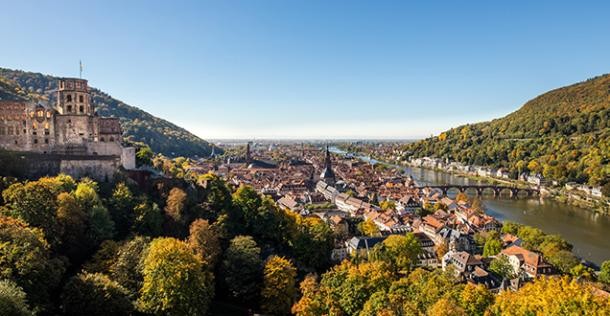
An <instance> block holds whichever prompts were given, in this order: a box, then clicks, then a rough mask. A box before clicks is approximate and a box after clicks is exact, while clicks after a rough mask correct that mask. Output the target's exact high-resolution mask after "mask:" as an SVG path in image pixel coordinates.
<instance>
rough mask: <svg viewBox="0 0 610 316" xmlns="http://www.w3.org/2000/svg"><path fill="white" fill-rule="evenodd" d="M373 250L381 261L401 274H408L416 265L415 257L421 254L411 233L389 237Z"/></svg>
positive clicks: (417, 242) (416, 240) (418, 245)
mask: <svg viewBox="0 0 610 316" xmlns="http://www.w3.org/2000/svg"><path fill="white" fill-rule="evenodd" d="M375 248H376V249H375V252H377V254H378V256H379V257H380V258H381V259H383V260H385V261H386V262H387V263H388V264H389V265H390V266H392V267H394V270H395V271H397V272H401V273H404V272H409V271H410V270H411V269H412V268H413V267H414V266H415V265H417V263H418V258H417V256H418V255H419V254H420V253H421V246H420V244H419V240H418V239H417V237H415V235H414V234H413V233H408V234H406V235H404V236H402V235H390V236H388V237H387V238H386V239H385V240H384V241H383V242H382V243H381V244H379V246H375Z"/></svg>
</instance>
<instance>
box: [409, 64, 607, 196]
mask: <svg viewBox="0 0 610 316" xmlns="http://www.w3.org/2000/svg"><path fill="white" fill-rule="evenodd" d="M405 149H406V150H407V155H408V156H415V157H423V156H431V157H438V158H449V159H451V160H455V161H459V162H463V163H467V164H474V165H488V166H493V167H496V168H499V167H504V168H507V169H508V170H509V171H510V172H511V173H512V175H513V177H515V176H516V175H517V174H519V173H521V172H532V173H540V174H542V175H543V176H544V177H546V178H549V179H553V180H557V181H559V182H562V183H565V182H569V181H576V182H580V183H589V184H591V185H600V184H605V183H606V182H608V181H609V180H608V177H609V175H610V165H609V164H608V162H609V161H610V75H603V76H599V77H595V78H592V79H589V80H587V81H584V82H580V83H577V84H574V85H571V86H567V87H563V88H559V89H556V90H552V91H549V92H547V93H545V94H542V95H540V96H538V97H536V98H534V99H533V100H531V101H529V102H527V103H526V104H525V105H523V107H522V108H520V109H519V110H517V111H515V112H513V113H511V114H509V115H507V116H505V117H503V118H500V119H496V120H493V121H490V122H483V123H477V124H468V125H463V126H459V127H456V128H452V129H450V130H448V131H446V132H443V133H441V134H440V135H438V136H437V137H431V138H427V139H424V140H422V141H419V142H416V143H412V144H408V145H406V147H405Z"/></svg>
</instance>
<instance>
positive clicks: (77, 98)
mask: <svg viewBox="0 0 610 316" xmlns="http://www.w3.org/2000/svg"><path fill="white" fill-rule="evenodd" d="M56 110H57V111H58V112H59V114H63V115H89V116H91V115H93V105H92V104H91V94H90V93H89V85H88V84H87V80H85V79H76V78H61V79H59V82H58V84H57V105H56Z"/></svg>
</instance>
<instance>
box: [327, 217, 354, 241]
mask: <svg viewBox="0 0 610 316" xmlns="http://www.w3.org/2000/svg"><path fill="white" fill-rule="evenodd" d="M326 222H327V223H328V225H329V226H330V228H331V229H332V230H333V232H334V233H335V235H336V236H347V235H348V234H349V224H348V223H347V220H345V218H343V217H341V216H339V215H332V216H330V217H329V218H328V219H327V221H326Z"/></svg>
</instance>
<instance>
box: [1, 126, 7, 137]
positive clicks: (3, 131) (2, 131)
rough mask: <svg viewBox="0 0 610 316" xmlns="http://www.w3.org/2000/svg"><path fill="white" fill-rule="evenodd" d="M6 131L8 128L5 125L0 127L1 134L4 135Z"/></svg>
mask: <svg viewBox="0 0 610 316" xmlns="http://www.w3.org/2000/svg"><path fill="white" fill-rule="evenodd" d="M4 133H6V130H5V129H4V127H0V135H4Z"/></svg>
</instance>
